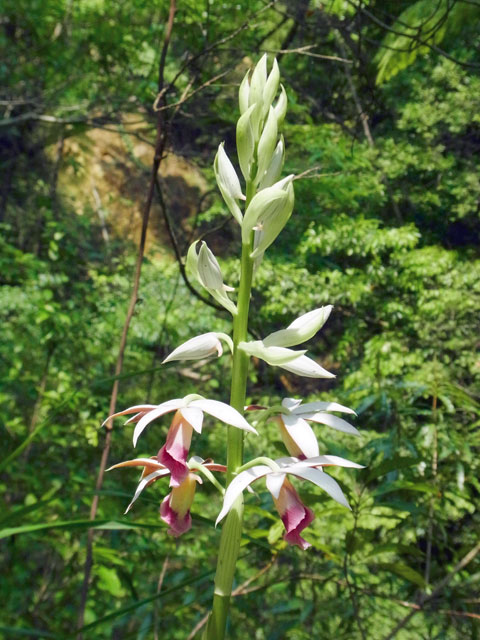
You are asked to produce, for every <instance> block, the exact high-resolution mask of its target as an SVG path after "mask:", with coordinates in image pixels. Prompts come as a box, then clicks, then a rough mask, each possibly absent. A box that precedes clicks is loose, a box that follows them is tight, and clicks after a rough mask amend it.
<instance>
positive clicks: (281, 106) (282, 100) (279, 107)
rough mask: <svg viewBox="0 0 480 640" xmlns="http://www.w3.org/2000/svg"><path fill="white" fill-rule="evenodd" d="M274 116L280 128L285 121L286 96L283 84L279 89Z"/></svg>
mask: <svg viewBox="0 0 480 640" xmlns="http://www.w3.org/2000/svg"><path fill="white" fill-rule="evenodd" d="M274 111H275V115H276V116H277V123H278V126H279V127H280V126H281V124H282V122H283V121H284V120H285V114H286V113H287V94H286V92H285V89H284V87H283V84H282V85H281V87H280V96H279V98H278V100H277V104H276V105H275V107H274Z"/></svg>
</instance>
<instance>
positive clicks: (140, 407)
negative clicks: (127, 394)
mask: <svg viewBox="0 0 480 640" xmlns="http://www.w3.org/2000/svg"><path fill="white" fill-rule="evenodd" d="M156 406H157V405H156V404H137V405H135V406H134V407H128V409H124V410H123V411H117V413H112V415H111V416H108V418H107V419H106V420H104V421H103V422H102V427H103V426H105V425H106V424H107V422H108V421H109V420H112V419H113V418H118V417H119V416H128V415H130V414H131V413H144V412H145V411H150V410H151V409H155V407H156ZM127 422H128V420H127Z"/></svg>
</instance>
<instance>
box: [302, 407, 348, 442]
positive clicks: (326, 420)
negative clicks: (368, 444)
mask: <svg viewBox="0 0 480 640" xmlns="http://www.w3.org/2000/svg"><path fill="white" fill-rule="evenodd" d="M302 418H304V419H305V420H311V421H312V422H319V423H320V424H326V425H327V426H328V427H331V428H332V429H336V430H337V431H343V433H350V434H352V435H354V436H359V435H360V432H359V431H358V429H355V427H354V426H353V424H350V423H349V422H347V421H346V420H343V419H342V418H339V417H338V416H334V415H332V414H331V413H322V412H318V413H303V414H302Z"/></svg>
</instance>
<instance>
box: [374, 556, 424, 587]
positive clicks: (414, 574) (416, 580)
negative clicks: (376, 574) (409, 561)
mask: <svg viewBox="0 0 480 640" xmlns="http://www.w3.org/2000/svg"><path fill="white" fill-rule="evenodd" d="M376 566H377V567H378V568H379V569H383V570H384V571H389V572H390V573H394V574H395V575H397V576H400V577H401V578H405V580H408V581H409V582H413V584H416V585H417V586H419V587H421V588H422V589H424V588H425V587H426V582H425V580H424V579H423V577H422V576H421V575H420V574H419V573H418V571H415V569H412V568H411V567H409V566H408V565H406V564H403V563H401V562H391V563H390V562H388V563H381V564H377V565H376Z"/></svg>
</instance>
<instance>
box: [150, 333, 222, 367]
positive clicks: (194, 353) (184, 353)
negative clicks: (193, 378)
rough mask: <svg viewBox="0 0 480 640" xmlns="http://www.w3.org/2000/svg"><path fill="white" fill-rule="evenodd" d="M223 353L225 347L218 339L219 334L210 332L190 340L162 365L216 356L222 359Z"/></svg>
mask: <svg viewBox="0 0 480 640" xmlns="http://www.w3.org/2000/svg"><path fill="white" fill-rule="evenodd" d="M227 337H228V336H227ZM222 353H223V347H222V343H221V342H220V340H219V339H218V334H216V333H215V332H213V331H210V332H209V333H202V334H201V335H199V336H195V338H190V340H187V341H186V342H184V343H183V344H181V345H180V346H179V347H177V348H176V349H174V350H173V351H172V353H171V354H170V355H169V356H167V357H166V358H165V360H163V362H162V364H165V363H167V362H172V361H173V360H201V359H202V358H208V357H209V356H213V355H215V354H216V355H217V357H220V356H221V355H222Z"/></svg>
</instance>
